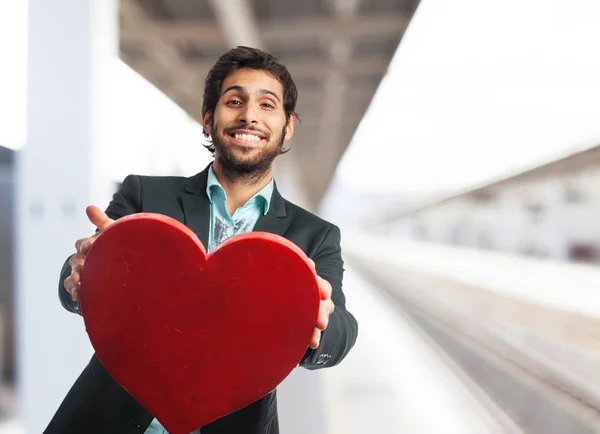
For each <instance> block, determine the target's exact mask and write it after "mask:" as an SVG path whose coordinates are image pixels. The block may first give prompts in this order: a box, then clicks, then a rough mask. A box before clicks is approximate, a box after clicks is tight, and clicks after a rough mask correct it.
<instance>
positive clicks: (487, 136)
mask: <svg viewBox="0 0 600 434" xmlns="http://www.w3.org/2000/svg"><path fill="white" fill-rule="evenodd" d="M599 20H600V2H599V1H597V0H570V1H569V2H564V1H558V0H423V1H422V2H421V4H420V6H419V9H418V10H417V13H416V14H415V17H414V19H413V21H412V22H411V24H410V26H409V29H408V31H407V33H406V34H405V37H404V39H403V40H402V42H401V44H400V48H399V49H398V51H397V52H396V55H395V57H394V59H393V61H392V64H391V66H390V69H389V72H388V74H387V76H386V77H385V79H384V81H383V82H382V84H381V86H380V88H379V90H378V92H377V94H376V96H375V98H374V100H373V102H372V104H371V106H370V108H369V110H368V112H367V115H366V116H365V118H364V119H363V121H362V123H361V125H360V127H359V129H358V131H357V134H356V135H355V137H354V139H353V141H352V143H351V145H350V147H349V149H348V151H347V153H346V155H345V157H344V159H343V161H342V164H341V165H340V166H339V168H338V172H337V174H336V183H335V185H336V186H337V187H338V188H344V189H348V188H351V189H353V190H354V191H368V190H371V189H374V190H376V191H379V192H383V191H387V192H398V193H399V195H401V194H409V195H413V194H415V195H420V194H424V193H432V192H433V193H435V192H440V191H454V190H456V189H463V188H465V187H468V186H472V185H475V184H479V183H482V182H485V181H487V180H489V179H490V178H497V177H499V176H504V175H507V174H509V173H511V172H514V171H519V170H523V169H524V168H527V167H531V166H532V165H537V164H540V163H541V162H543V161H546V160H549V159H554V158H556V157H557V156H560V155H562V154H564V153H571V152H573V151H575V150H578V149H582V148H587V147H591V146H595V145H600V25H598V22H599ZM357 173H360V174H361V175H360V176H356V174H357ZM366 179H368V182H365V180H366ZM333 191H335V189H333Z"/></svg>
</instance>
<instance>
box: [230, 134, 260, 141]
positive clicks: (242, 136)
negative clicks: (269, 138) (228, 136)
mask: <svg viewBox="0 0 600 434" xmlns="http://www.w3.org/2000/svg"><path fill="white" fill-rule="evenodd" d="M235 138H236V139H239V140H247V141H250V142H258V141H260V137H258V136H255V135H254V134H235Z"/></svg>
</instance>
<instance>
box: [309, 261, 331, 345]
mask: <svg viewBox="0 0 600 434" xmlns="http://www.w3.org/2000/svg"><path fill="white" fill-rule="evenodd" d="M309 261H310V263H311V265H312V267H313V269H314V268H315V263H314V261H313V260H312V259H309ZM317 282H318V284H319V292H320V295H321V304H320V305H319V313H318V315H317V326H316V327H315V330H314V332H313V335H312V338H311V340H310V347H311V348H312V349H313V350H316V349H317V348H318V347H319V342H320V341H321V332H322V331H323V330H325V329H326V328H327V324H328V323H329V316H330V315H331V313H332V312H333V309H334V308H335V305H334V304H333V301H332V300H331V284H330V283H329V282H328V281H326V280H325V279H323V278H322V277H319V276H317Z"/></svg>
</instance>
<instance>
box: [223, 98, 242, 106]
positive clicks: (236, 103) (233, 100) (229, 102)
mask: <svg viewBox="0 0 600 434" xmlns="http://www.w3.org/2000/svg"><path fill="white" fill-rule="evenodd" d="M241 103H242V102H241V101H240V100H237V99H231V100H229V101H227V102H226V104H227V105H240V104H241Z"/></svg>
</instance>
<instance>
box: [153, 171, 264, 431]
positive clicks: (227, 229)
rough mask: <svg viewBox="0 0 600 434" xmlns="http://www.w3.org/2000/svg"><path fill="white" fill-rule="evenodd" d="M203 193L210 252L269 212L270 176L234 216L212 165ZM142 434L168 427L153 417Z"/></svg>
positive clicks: (250, 229)
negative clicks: (208, 209)
mask: <svg viewBox="0 0 600 434" xmlns="http://www.w3.org/2000/svg"><path fill="white" fill-rule="evenodd" d="M206 194H207V195H208V199H209V200H210V229H209V234H208V247H207V248H208V251H209V252H211V251H213V250H214V249H216V248H217V247H219V246H220V245H221V244H222V243H223V242H225V241H227V240H228V239H229V238H231V237H233V236H234V235H238V234H244V233H246V232H252V230H253V229H254V226H256V222H257V221H258V219H259V217H260V216H261V215H264V214H266V213H267V211H269V206H270V205H271V196H272V194H273V179H271V182H269V183H268V184H267V185H265V186H264V187H263V188H262V189H261V190H260V191H259V192H258V193H256V194H255V195H254V196H252V197H251V198H250V199H249V200H248V201H247V202H246V203H245V204H244V205H242V206H241V207H239V208H238V209H237V210H235V212H234V213H233V215H229V212H228V211H227V207H226V203H227V194H225V190H223V187H221V184H219V181H218V180H217V177H216V176H215V172H213V168H212V165H211V166H210V168H209V169H208V179H207V182H206ZM144 434H168V433H167V430H166V429H165V428H164V427H163V426H162V425H161V424H160V422H159V421H158V420H156V419H153V420H152V423H151V424H150V426H149V427H148V429H147V430H146V431H144Z"/></svg>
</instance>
